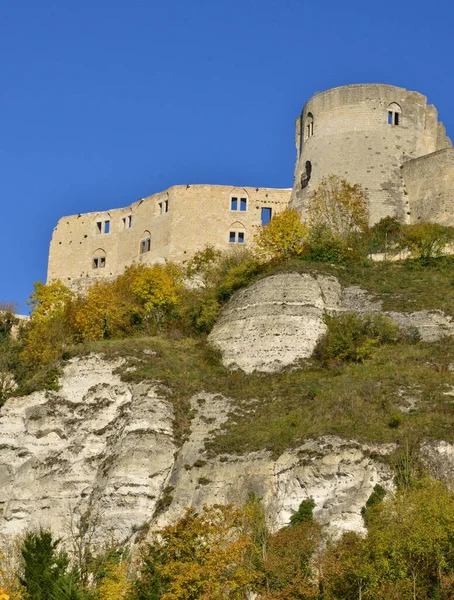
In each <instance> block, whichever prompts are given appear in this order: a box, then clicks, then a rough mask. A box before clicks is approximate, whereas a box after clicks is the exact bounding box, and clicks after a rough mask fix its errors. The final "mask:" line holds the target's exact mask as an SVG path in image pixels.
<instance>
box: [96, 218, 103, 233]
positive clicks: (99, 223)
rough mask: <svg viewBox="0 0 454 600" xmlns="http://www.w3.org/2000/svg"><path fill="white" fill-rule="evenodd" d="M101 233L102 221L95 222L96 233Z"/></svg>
mask: <svg viewBox="0 0 454 600" xmlns="http://www.w3.org/2000/svg"><path fill="white" fill-rule="evenodd" d="M101 232H102V221H96V233H101Z"/></svg>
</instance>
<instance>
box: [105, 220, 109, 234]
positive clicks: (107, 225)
mask: <svg viewBox="0 0 454 600" xmlns="http://www.w3.org/2000/svg"><path fill="white" fill-rule="evenodd" d="M109 231H110V221H104V233H109Z"/></svg>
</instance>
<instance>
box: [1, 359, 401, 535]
mask: <svg viewBox="0 0 454 600" xmlns="http://www.w3.org/2000/svg"><path fill="white" fill-rule="evenodd" d="M148 359H149V360H153V356H152V355H149V356H148V355H147V360H148ZM118 366H119V363H118V362H107V361H105V360H104V359H102V358H101V357H98V356H89V357H85V358H76V359H72V360H71V361H69V363H68V364H67V366H66V368H65V371H64V376H63V378H62V382H61V383H62V386H61V389H60V390H59V391H58V392H36V393H34V394H32V395H30V396H28V397H25V398H12V399H10V400H8V401H7V402H6V404H5V405H4V406H3V407H2V409H1V412H0V534H15V533H19V532H22V531H24V530H26V529H28V528H32V527H38V526H49V527H51V528H52V529H53V530H54V532H55V533H56V534H58V535H68V530H69V528H70V527H71V526H72V527H74V525H75V526H76V527H77V525H78V520H80V518H81V517H82V518H83V519H85V523H86V522H90V523H91V525H92V526H93V527H94V529H95V537H97V538H98V539H106V538H107V539H111V538H112V537H114V538H117V539H126V538H133V537H134V533H135V532H137V531H138V530H139V529H141V528H142V526H143V525H144V524H152V525H157V526H160V525H163V524H165V523H169V522H171V521H173V520H174V519H176V518H177V517H179V516H181V515H182V514H183V512H184V509H185V508H186V507H188V506H192V507H195V508H196V509H200V508H201V507H202V506H203V505H204V504H214V503H242V502H244V501H245V500H246V499H247V496H248V494H249V493H250V492H254V493H255V494H256V495H257V496H259V497H261V498H263V503H264V506H265V509H266V513H267V516H268V520H269V523H270V526H271V527H273V528H276V527H279V526H281V525H283V524H285V523H287V522H288V521H289V519H290V516H291V515H292V514H293V513H294V512H295V511H296V510H297V509H298V507H299V504H300V502H301V501H302V500H303V499H305V498H308V497H312V498H314V500H315V503H316V508H315V515H316V517H317V518H318V519H319V520H320V521H321V522H323V523H329V524H330V526H331V527H332V528H333V529H334V530H335V531H336V532H340V531H342V530H344V529H354V530H360V529H361V528H362V519H361V516H360V510H361V507H362V506H364V504H365V502H366V500H367V498H368V497H369V495H370V494H371V492H372V489H373V487H374V485H375V484H376V483H381V484H382V485H384V486H385V487H388V488H389V487H391V486H392V476H391V472H390V470H389V467H387V466H386V465H385V463H384V462H382V461H381V460H380V455H382V456H384V455H386V454H387V453H388V452H389V451H390V450H391V447H390V446H368V445H361V444H359V443H357V442H355V441H352V440H348V441H347V440H341V439H339V438H335V437H325V438H322V439H312V440H308V441H306V442H305V443H303V444H302V445H301V446H300V447H298V448H294V449H291V450H287V451H286V452H284V453H283V454H282V455H281V456H279V457H277V458H274V457H272V456H271V455H270V454H269V453H268V452H254V453H250V454H247V455H238V456H232V455H222V456H217V457H210V456H209V455H208V454H207V453H206V451H205V442H206V440H208V439H209V438H210V437H211V436H213V435H214V434H215V433H216V431H217V430H218V429H219V427H220V426H221V425H222V423H223V422H224V421H225V420H226V419H227V418H228V416H229V413H230V411H231V410H232V407H231V406H230V404H229V401H228V399H226V398H224V397H222V396H220V395H214V394H208V393H200V394H198V395H197V396H195V397H193V398H192V400H191V404H192V414H193V415H194V416H193V420H192V424H191V432H190V435H189V437H188V439H187V440H186V442H185V443H184V444H183V446H182V447H181V448H177V446H176V445H175V443H174V439H173V433H172V419H173V412H172V407H171V405H170V404H169V403H168V402H167V400H166V399H165V398H163V397H162V395H160V393H158V391H157V389H158V388H154V387H153V386H151V385H149V384H139V385H131V384H127V383H124V382H122V381H121V379H120V377H119V376H118V375H117V374H115V370H116V368H117V367H118Z"/></svg>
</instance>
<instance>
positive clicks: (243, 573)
mask: <svg viewBox="0 0 454 600" xmlns="http://www.w3.org/2000/svg"><path fill="white" fill-rule="evenodd" d="M243 523H244V515H243V512H242V511H241V509H236V508H233V507H231V506H219V505H218V506H212V507H204V508H203V511H202V513H201V514H200V515H197V514H196V512H195V511H194V510H192V509H188V510H187V511H186V514H185V516H184V517H183V518H182V519H181V520H180V521H179V522H178V523H177V524H176V525H169V526H168V527H166V528H165V529H164V530H162V531H160V532H159V536H158V539H157V540H156V542H155V548H156V549H157V550H158V554H159V556H160V557H161V560H162V565H160V567H159V570H160V573H161V576H162V577H163V578H164V580H166V581H168V582H169V586H168V588H167V589H166V591H165V592H164V593H163V595H162V596H161V598H162V600H191V599H192V598H200V599H201V600H224V599H227V598H229V599H238V600H240V599H243V598H244V597H245V593H246V591H247V590H248V589H249V587H250V585H251V584H252V582H253V581H254V580H255V578H256V576H257V575H256V573H255V572H254V570H253V566H252V565H251V563H250V561H249V560H247V559H248V558H249V556H250V551H251V539H250V537H249V536H248V535H247V534H245V533H244V532H243V530H242V529H243Z"/></svg>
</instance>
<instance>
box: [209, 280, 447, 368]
mask: <svg viewBox="0 0 454 600" xmlns="http://www.w3.org/2000/svg"><path fill="white" fill-rule="evenodd" d="M325 312H326V313H329V314H340V313H342V312H356V313H360V314H365V313H377V312H381V313H383V314H385V315H388V316H389V317H390V318H391V319H392V320H393V321H394V322H395V323H396V325H397V326H398V327H399V328H401V329H402V330H403V331H407V332H409V331H417V332H418V334H419V336H420V338H421V339H422V340H423V341H425V342H432V341H435V340H438V339H440V338H441V337H443V336H447V335H454V322H453V319H452V317H450V316H447V315H445V314H444V313H443V312H442V311H440V310H434V311H427V310H424V311H414V312H386V311H383V309H382V302H381V301H380V300H376V299H373V298H371V297H370V294H368V293H367V292H366V291H365V290H363V289H361V288H360V287H359V286H347V287H345V288H344V289H341V286H340V284H339V281H338V280H337V279H336V278H335V277H329V276H322V275H317V276H312V275H309V274H299V273H280V274H277V275H272V276H270V277H266V278H264V279H261V280H260V281H258V282H257V283H254V284H253V285H251V286H250V287H248V288H246V289H244V290H240V291H239V292H237V293H236V294H235V295H234V296H233V297H232V298H231V300H230V301H229V302H228V303H227V305H226V306H225V307H224V309H223V311H222V313H221V316H220V318H219V320H218V322H217V324H216V325H215V326H214V328H213V330H212V332H211V334H210V336H209V340H210V341H211V343H212V344H213V345H214V346H216V347H217V348H219V350H220V351H221V353H222V359H223V362H224V364H225V365H226V366H227V367H229V368H230V369H242V370H243V371H245V372H246V373H252V372H253V371H260V372H273V371H279V370H281V369H283V368H284V367H288V366H289V365H292V364H294V363H296V362H297V361H298V360H300V359H304V358H308V357H310V356H311V355H312V353H313V351H314V348H315V346H316V344H317V342H318V340H319V339H320V337H321V336H322V335H323V334H324V333H325V331H326V325H325V323H324V321H323V316H324V313H325Z"/></svg>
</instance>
